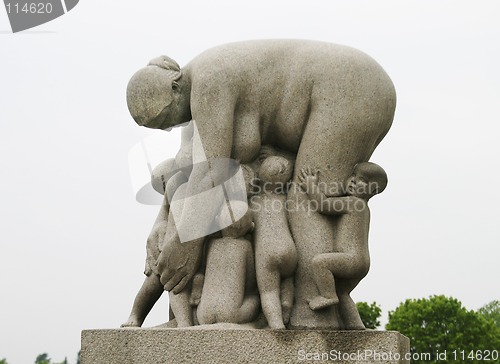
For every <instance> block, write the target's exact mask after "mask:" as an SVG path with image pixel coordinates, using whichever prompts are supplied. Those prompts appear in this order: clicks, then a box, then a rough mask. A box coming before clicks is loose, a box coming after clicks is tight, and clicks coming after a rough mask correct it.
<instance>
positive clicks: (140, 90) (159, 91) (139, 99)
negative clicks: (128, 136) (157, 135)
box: [127, 56, 190, 129]
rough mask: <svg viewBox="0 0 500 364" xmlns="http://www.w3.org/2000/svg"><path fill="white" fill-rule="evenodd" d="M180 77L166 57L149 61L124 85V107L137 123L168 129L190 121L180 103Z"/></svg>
mask: <svg viewBox="0 0 500 364" xmlns="http://www.w3.org/2000/svg"><path fill="white" fill-rule="evenodd" d="M181 77H182V73H181V70H180V67H179V65H178V64H177V63H176V62H175V61H174V60H172V59H171V58H169V57H167V56H161V57H158V58H155V59H153V60H151V61H150V62H149V64H148V65H147V66H146V67H144V68H141V69H140V70H139V71H137V72H136V73H135V74H134V75H133V76H132V78H131V79H130V81H129V83H128V86H127V105H128V109H129V111H130V114H131V115H132V117H133V118H134V120H135V122H136V123H137V124H139V125H140V126H145V127H148V128H153V129H169V128H171V127H173V126H176V125H179V124H182V123H184V122H186V121H189V118H190V115H189V117H188V116H187V114H189V111H186V110H185V108H186V107H185V105H183V104H182V102H181V100H182V99H183V98H182V97H181V96H182V88H181V86H180V85H179V83H178V81H179V80H180V79H181ZM188 109H189V104H188ZM186 118H187V120H185V119H186Z"/></svg>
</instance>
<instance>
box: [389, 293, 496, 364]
mask: <svg viewBox="0 0 500 364" xmlns="http://www.w3.org/2000/svg"><path fill="white" fill-rule="evenodd" d="M386 329H387V330H396V331H399V332H401V333H402V334H403V335H406V336H408V337H409V338H410V351H411V352H412V354H414V353H419V354H422V353H428V354H430V355H431V360H432V361H431V362H429V360H428V359H426V360H412V363H415V364H418V363H426V364H429V363H437V362H438V361H437V359H438V358H437V357H436V352H440V353H443V352H444V351H445V350H446V352H447V355H448V357H447V358H448V360H449V359H450V355H452V353H453V351H454V350H456V351H458V352H459V355H458V357H457V358H453V359H457V360H452V361H453V363H484V361H482V360H479V359H480V358H476V357H474V358H471V357H467V355H468V354H469V353H471V352H473V353H477V352H479V351H485V350H490V351H491V350H495V349H499V348H500V331H499V330H498V328H497V327H496V326H495V324H494V323H493V321H488V320H487V319H485V318H484V317H483V316H482V315H480V314H478V313H476V312H474V311H472V310H471V311H469V310H467V309H466V308H465V307H463V306H462V303H461V302H460V301H458V300H457V299H455V298H451V297H450V298H448V297H445V296H442V295H441V296H432V297H430V298H428V299H426V298H422V299H408V300H406V301H405V302H403V303H401V304H400V305H399V306H398V307H397V308H396V309H395V310H394V311H391V312H389V322H388V324H387V325H386ZM462 350H463V351H464V352H465V354H466V357H465V358H464V359H462V358H461V357H460V354H461V352H460V351H462ZM422 359H423V358H422ZM441 362H442V361H441ZM489 363H498V361H489Z"/></svg>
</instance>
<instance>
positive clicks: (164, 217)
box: [121, 123, 201, 327]
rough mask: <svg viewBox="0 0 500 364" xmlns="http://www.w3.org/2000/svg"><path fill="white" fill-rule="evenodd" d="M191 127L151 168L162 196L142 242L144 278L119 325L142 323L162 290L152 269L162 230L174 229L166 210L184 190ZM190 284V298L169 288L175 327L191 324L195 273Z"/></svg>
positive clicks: (187, 291)
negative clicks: (173, 153)
mask: <svg viewBox="0 0 500 364" xmlns="http://www.w3.org/2000/svg"><path fill="white" fill-rule="evenodd" d="M193 130H194V128H193V125H192V123H190V124H189V125H188V126H186V127H184V128H183V129H182V132H181V135H182V141H181V147H180V149H179V152H178V153H177V155H176V157H175V159H167V160H166V161H164V162H162V163H161V164H160V165H158V166H157V167H156V168H155V169H154V170H153V172H152V175H151V183H152V185H153V188H154V189H155V190H156V191H157V192H159V193H161V194H163V195H164V199H163V203H162V206H161V208H160V212H159V214H158V217H157V218H156V221H155V223H154V225H153V229H152V231H151V233H150V235H149V237H148V240H147V244H146V253H147V254H146V268H145V271H144V274H145V275H146V279H145V280H144V283H143V284H142V287H141V288H140V290H139V292H138V293H137V296H136V298H135V300H134V304H133V306H132V312H131V313H130V317H129V319H128V320H127V322H125V323H124V324H122V325H121V327H140V326H142V324H143V322H144V320H145V319H146V316H147V315H148V314H149V312H150V311H151V309H152V308H153V306H154V304H155V303H156V302H157V301H158V299H159V298H160V297H161V295H162V293H163V291H164V287H163V285H162V284H161V282H160V278H159V276H158V275H156V274H155V273H154V271H153V270H154V265H155V262H156V260H157V259H158V256H159V254H160V244H161V243H162V242H163V240H164V237H165V234H172V233H175V231H176V230H175V223H174V219H173V217H172V214H171V212H170V201H172V198H173V196H174V195H175V197H176V198H178V197H179V198H181V195H182V194H183V193H184V190H185V183H186V182H187V180H188V177H189V173H190V172H191V168H192V143H193V142H192V138H193ZM192 285H193V287H192V290H193V298H192V297H191V290H190V289H185V290H183V291H182V292H181V293H179V294H177V295H174V294H173V293H171V292H169V301H170V306H171V309H172V311H173V314H174V316H175V319H176V322H177V327H185V326H193V317H192V316H193V314H192V311H193V309H192V306H193V305H196V303H197V302H196V301H197V300H196V297H195V296H198V294H197V291H199V290H201V282H200V279H199V278H198V277H195V278H194V279H193V283H192ZM188 288H190V287H188Z"/></svg>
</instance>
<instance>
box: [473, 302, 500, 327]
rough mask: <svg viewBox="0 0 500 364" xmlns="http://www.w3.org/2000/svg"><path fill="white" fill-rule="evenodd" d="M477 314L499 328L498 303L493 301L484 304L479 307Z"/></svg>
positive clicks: (499, 309)
mask: <svg viewBox="0 0 500 364" xmlns="http://www.w3.org/2000/svg"><path fill="white" fill-rule="evenodd" d="M477 312H478V313H479V314H480V315H481V316H483V317H484V318H486V319H487V320H491V321H493V322H494V323H495V325H496V327H498V328H500V301H499V300H495V301H491V302H490V303H487V304H485V305H484V306H483V307H481V308H480V309H479V310H477Z"/></svg>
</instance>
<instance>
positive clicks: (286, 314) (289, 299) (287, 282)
mask: <svg viewBox="0 0 500 364" xmlns="http://www.w3.org/2000/svg"><path fill="white" fill-rule="evenodd" d="M293 295H294V288H293V276H292V277H288V278H285V279H283V280H282V281H281V310H282V317H283V323H284V324H285V325H286V324H287V323H288V321H290V314H291V312H292V306H293Z"/></svg>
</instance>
